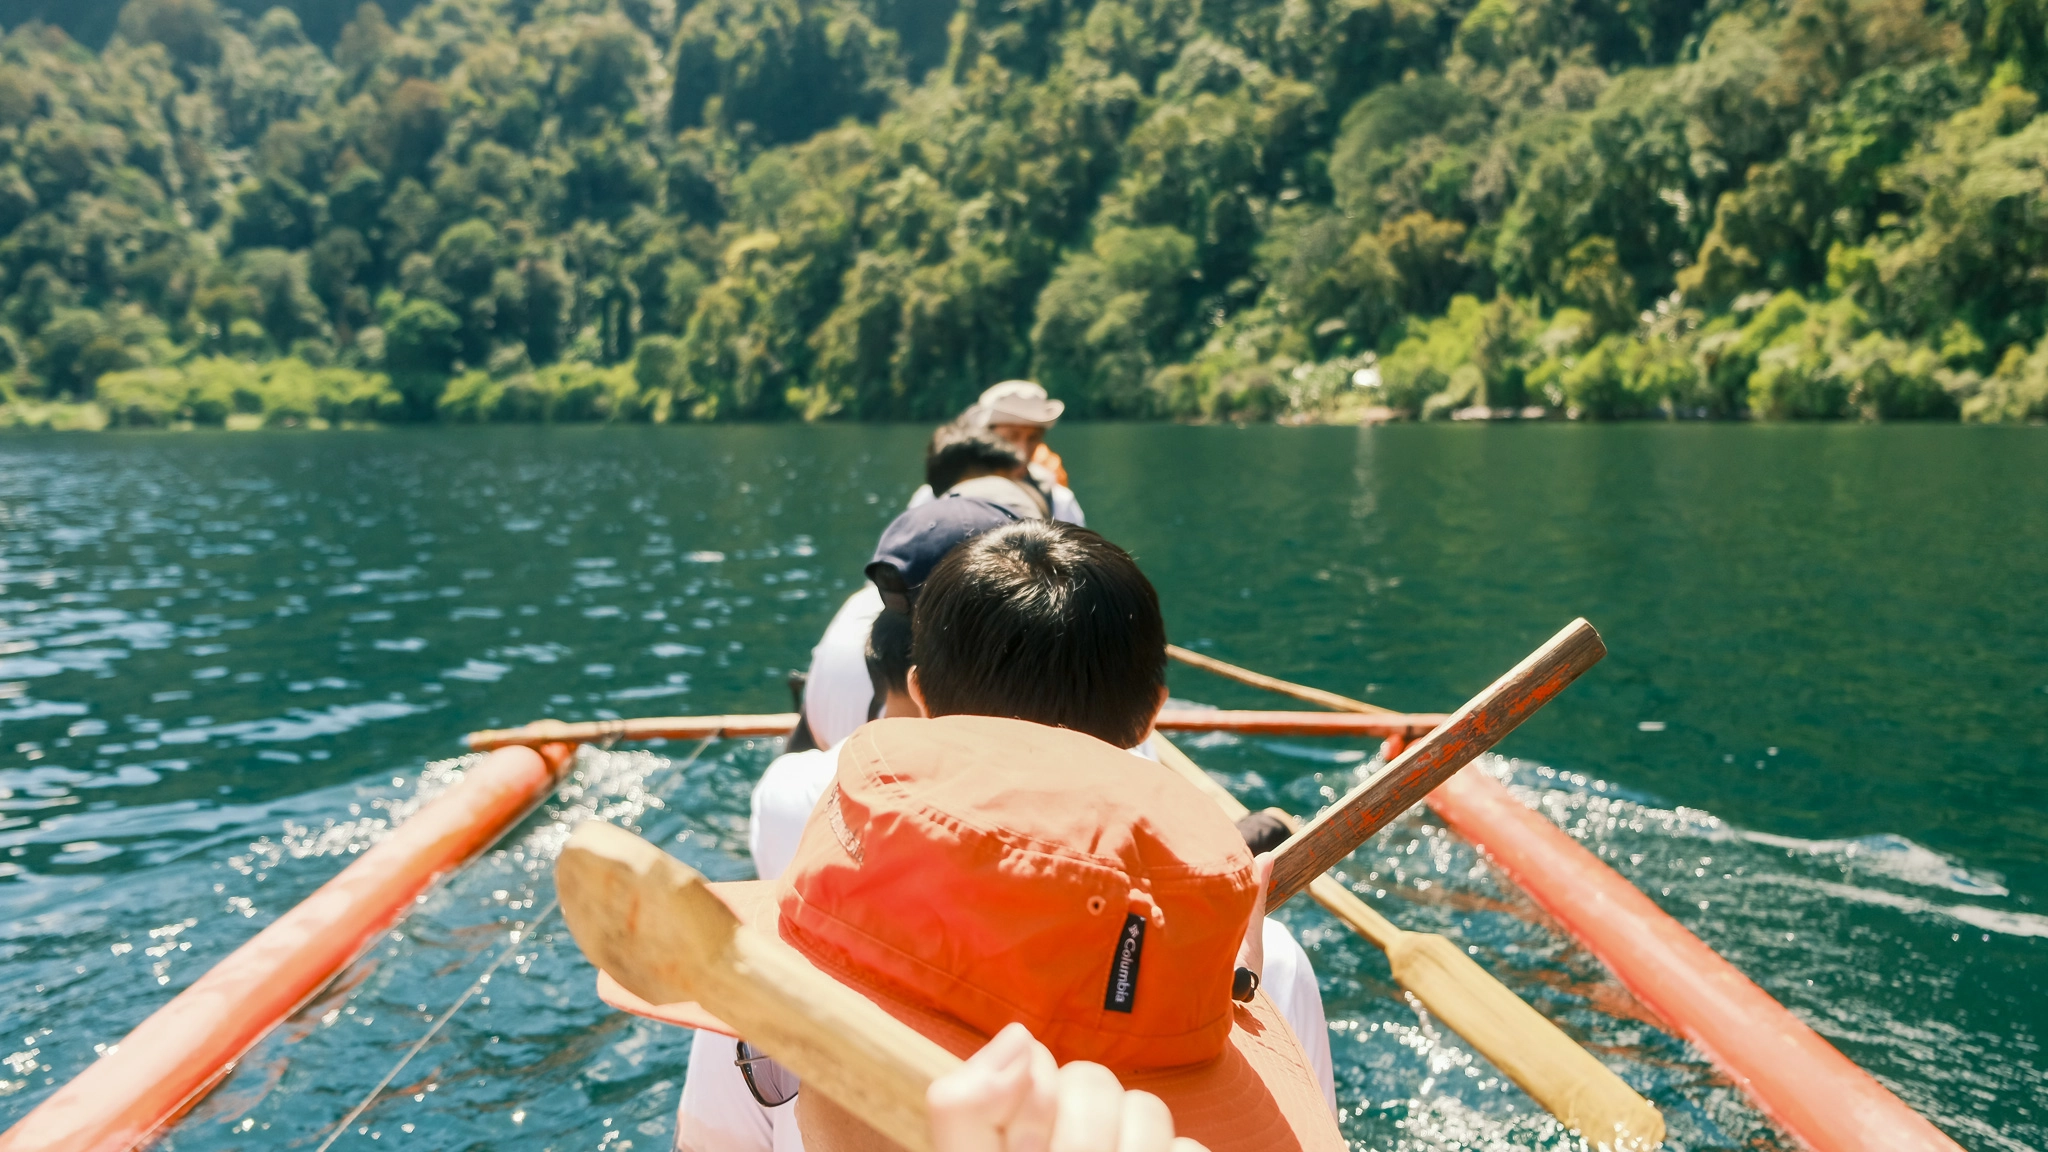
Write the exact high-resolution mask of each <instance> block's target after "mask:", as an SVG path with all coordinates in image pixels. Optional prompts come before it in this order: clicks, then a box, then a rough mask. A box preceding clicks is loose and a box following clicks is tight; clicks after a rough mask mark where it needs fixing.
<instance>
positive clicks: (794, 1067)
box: [555, 820, 960, 1152]
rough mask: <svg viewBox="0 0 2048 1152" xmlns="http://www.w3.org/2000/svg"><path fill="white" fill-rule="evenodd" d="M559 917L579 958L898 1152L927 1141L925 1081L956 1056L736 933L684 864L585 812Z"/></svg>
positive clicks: (567, 864)
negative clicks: (700, 1018)
mask: <svg viewBox="0 0 2048 1152" xmlns="http://www.w3.org/2000/svg"><path fill="white" fill-rule="evenodd" d="M555 888H556V891H557V892H559V893H560V895H561V900H562V918H563V919H564V920H566V921H568V924H569V931H570V933H571V934H572V935H574V936H575V937H576V943H577V944H578V945H579V946H581V947H582V949H583V954H584V955H585V956H588V957H590V962H591V963H593V964H595V965H597V966H598V967H599V968H602V969H604V970H605V971H606V972H609V973H611V974H612V977H613V979H615V980H617V981H618V982H619V984H620V985H621V986H623V987H624V988H625V989H626V990H627V991H628V992H631V993H633V994H634V995H636V996H639V997H640V998H641V999H643V1000H646V1001H647V1002H649V1003H651V1004H672V1003H675V1002H677V1001H682V1000H694V1001H696V1002H697V1003H699V1004H702V1005H703V1006H704V1007H705V1009H706V1010H707V1011H709V1012H711V1013H712V1014H713V1015H715V1016H717V1017H718V1018H719V1019H720V1020H723V1021H725V1022H726V1023H727V1024H730V1025H732V1026H733V1027H734V1028H735V1029H737V1030H739V1031H740V1032H741V1033H743V1034H744V1035H745V1036H746V1037H747V1039H748V1040H749V1041H750V1042H752V1043H754V1044H758V1045H760V1047H761V1048H762V1049H763V1050H765V1051H768V1052H773V1053H774V1054H775V1059H776V1062H777V1063H780V1064H782V1065H783V1066H784V1067H786V1068H788V1069H789V1070H790V1071H791V1072H794V1073H796V1075H797V1077H798V1078H799V1079H801V1080H802V1081H803V1085H804V1090H805V1091H813V1090H815V1091H817V1092H821V1093H823V1094H824V1095H826V1096H828V1097H830V1098H831V1099H832V1100H833V1101H834V1102H835V1103H837V1104H839V1105H840V1106H841V1107H843V1108H845V1109H846V1110H847V1111H849V1112H852V1113H853V1114H854V1115H856V1116H858V1117H860V1118H861V1119H862V1120H864V1121H866V1122H867V1124H868V1125H869V1126H870V1127H872V1128H874V1129H875V1130H876V1131H878V1132H880V1133H881V1134H882V1135H884V1136H887V1137H888V1138H889V1139H891V1140H894V1141H895V1142H896V1143H898V1144H900V1145H902V1146H903V1147H905V1148H907V1149H910V1150H911V1152H932V1149H933V1145H932V1131H931V1114H930V1111H929V1109H928V1108H927V1106H926V1104H925V1092H926V1090H927V1089H929V1088H930V1087H931V1083H932V1081H933V1080H935V1079H937V1078H938V1077H940V1076H943V1075H945V1074H946V1073H948V1072H951V1071H952V1070H953V1069H955V1068H958V1067H959V1066H960V1060H959V1058H958V1057H955V1056H954V1055H953V1054H952V1053H950V1052H948V1051H946V1050H945V1049H944V1048H941V1047H939V1046H938V1045H937V1044H935V1043H933V1042H932V1041H930V1040H928V1039H926V1038H925V1037H924V1036H922V1035H920V1034H919V1033H917V1032H916V1031H914V1030H913V1029H912V1028H911V1027H910V1026H909V1025H907V1024H904V1023H903V1022H901V1021H899V1020H897V1019H896V1018H895V1017H893V1016H891V1015H889V1014H888V1013H887V1012H884V1011H882V1010H881V1009H880V1008H878V1007H876V1006H875V1004H874V1003H873V1002H872V1001H870V1000H868V999H867V998H865V997H863V996H860V995H859V994H857V993H854V992H852V991H849V990H848V989H846V988H843V987H841V986H840V985H839V984H837V983H835V982H833V981H832V980H831V979H830V978H828V977H826V976H824V975H823V974H821V973H819V972H818V971H817V970H816V969H814V968H812V967H810V966H809V965H808V964H805V963H804V962H803V961H802V960H801V959H800V958H798V957H797V955H796V953H795V952H794V951H793V950H791V949H790V948H789V947H788V946H787V945H784V944H782V943H780V942H779V941H776V940H773V939H771V938H769V937H767V936H766V935H764V934H762V933H758V932H745V931H741V930H740V924H739V921H738V920H737V919H736V918H735V917H734V916H733V914H732V910H731V909H730V908H727V907H726V905H725V902H724V901H722V900H720V899H719V898H718V897H717V896H715V895H713V894H712V892H711V890H710V889H709V888H708V887H706V886H705V880H704V877H703V876H701V875H699V874H698V873H697V872H696V871H695V870H693V869H692V868H690V867H689V866H688V865H686V864H684V863H683V862H682V861H680V860H677V859H676V858H675V857H673V856H670V855H669V854H668V853H666V852H663V851H662V850H661V849H659V848H657V847H655V846H654V845H652V844H649V843H648V842H647V841H645V840H642V839H641V838H640V837H638V836H635V835H633V834H632V833H630V832H626V831H623V830H621V829H618V828H614V827H612V826H611V825H609V824H605V823H602V822H600V821H596V820H589V821H585V822H584V823H583V824H581V825H579V826H578V827H577V829H576V831H575V833H574V834H573V835H571V836H570V837H569V843H568V846H567V847H565V848H563V849H562V856H561V859H560V860H559V861H557V862H556V864H555Z"/></svg>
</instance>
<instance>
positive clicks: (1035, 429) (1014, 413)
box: [910, 380, 1088, 528]
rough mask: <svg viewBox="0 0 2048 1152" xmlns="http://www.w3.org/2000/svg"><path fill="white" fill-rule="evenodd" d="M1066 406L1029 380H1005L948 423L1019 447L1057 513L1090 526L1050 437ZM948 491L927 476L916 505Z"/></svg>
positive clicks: (1033, 480) (913, 498) (1062, 518)
mask: <svg viewBox="0 0 2048 1152" xmlns="http://www.w3.org/2000/svg"><path fill="white" fill-rule="evenodd" d="M1066 407H1067V406H1066V404H1064V403H1063V402H1061V401H1058V400H1054V399H1052V398H1051V397H1049V396H1047V395H1046V393H1045V389H1044V388H1042V387H1040V386H1039V385H1037V384H1034V383H1032V382H1031V381H1029V380H1005V381H1003V382H1002V383H1001V384H997V385H995V386H994V387H992V388H990V389H989V390H988V391H986V392H983V393H982V394H981V398H980V399H979V400H977V401H975V403H974V405H973V406H972V407H970V408H968V409H967V410H966V411H965V412H962V413H961V414H960V415H959V416H958V417H957V418H956V419H955V420H954V421H953V423H952V424H951V425H948V426H947V427H949V428H959V429H962V430H965V431H969V432H974V431H986V432H989V433H992V434H994V435H995V436H997V437H1000V438H1001V439H1003V440H1005V441H1007V442H1009V443H1010V444H1011V445H1013V446H1014V447H1016V449H1017V450H1018V452H1020V453H1021V454H1022V455H1023V456H1024V459H1025V460H1026V462H1027V464H1028V465H1029V472H1030V482H1031V484H1032V485H1033V486H1034V487H1036V488H1037V489H1038V490H1039V491H1040V492H1041V493H1042V494H1043V495H1044V496H1045V499H1046V505H1047V507H1048V508H1049V509H1050V511H1051V515H1052V518H1053V519H1054V520H1059V521H1063V522H1065V523H1068V524H1073V525H1076V526H1079V527H1084V528H1085V527H1087V524H1088V517H1087V515H1086V514H1085V513H1084V512H1082V510H1081V502H1080V501H1079V500H1078V499H1076V498H1075V497H1074V492H1073V489H1071V488H1068V487H1067V469H1066V464H1065V463H1064V462H1063V461H1062V460H1061V459H1060V457H1059V453H1057V452H1054V451H1053V450H1052V448H1051V447H1050V446H1049V445H1047V444H1046V442H1045V435H1046V433H1047V432H1048V431H1050V430H1051V429H1052V427H1053V425H1055V424H1057V423H1059V419H1060V416H1061V415H1062V414H1063V413H1064V412H1065V411H1066ZM934 443H936V439H935V441H934ZM944 491H945V489H943V488H934V487H932V485H931V484H930V483H929V482H927V483H926V484H925V486H924V487H922V488H919V489H918V490H917V491H916V492H914V493H912V494H911V497H910V507H912V508H915V507H917V506H918V505H920V504H923V503H924V502H925V501H927V500H930V499H932V498H933V497H934V495H936V494H937V493H941V492H944Z"/></svg>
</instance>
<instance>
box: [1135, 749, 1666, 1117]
mask: <svg viewBox="0 0 2048 1152" xmlns="http://www.w3.org/2000/svg"><path fill="white" fill-rule="evenodd" d="M1152 747H1153V749H1154V750H1156V751H1157V752H1158V754H1159V762H1160V763H1161V764H1164V765H1166V766H1167V767H1168V768H1171V769H1173V770H1174V771H1175V772H1178V773H1179V774H1180V775H1181V776H1182V777H1183V778H1185V779H1186V780H1187V781H1188V782H1189V783H1191V784H1193V785H1195V786H1196V787H1198V788H1200V789H1201V790H1202V791H1204V792H1207V793H1208V794H1209V795H1211V796H1213V797H1215V799H1216V803H1217V804H1218V805H1220V806H1221V807H1222V808H1223V810H1224V811H1225V812H1226V813H1228V814H1229V815H1230V818H1231V819H1232V820H1241V819H1243V818H1244V817H1245V816H1246V815H1248V814H1249V811H1250V810H1249V809H1247V808H1246V807H1245V806H1244V805H1243V804H1242V803H1240V802H1239V801H1238V799H1237V797H1235V796H1233V795H1231V794H1230V790H1229V789H1227V788H1225V787H1224V786H1223V785H1221V784H1219V783H1217V782H1216V780H1215V778H1214V777H1212V776H1210V775H1209V774H1208V773H1207V772H1204V771H1202V769H1201V767H1200V766H1198V765H1197V764H1196V763H1195V762H1194V761H1193V760H1190V759H1188V756H1187V754H1186V753H1185V752H1182V751H1181V750H1180V749H1179V748H1176V747H1174V745H1173V743H1172V742H1171V741H1169V740H1167V739H1166V737H1164V736H1155V737H1154V739H1153V741H1152ZM1266 811H1268V812H1270V813H1272V814H1273V815H1275V816H1277V817H1279V818H1280V819H1281V820H1282V821H1284V822H1286V824H1287V826H1288V827H1289V828H1295V827H1298V826H1299V822H1298V821H1296V820H1295V818H1294V817H1293V816H1291V815H1288V814H1287V813H1285V812H1282V811H1280V810H1279V809H1277V808H1268V809H1266ZM1308 893H1309V895H1310V896H1312V897H1314V899H1315V902H1316V903H1318V904H1321V905H1322V906H1323V908H1324V909H1325V910H1327V911H1328V912H1329V913H1330V915H1332V916H1335V917H1336V918H1337V919H1339V920H1341V921H1343V922H1344V923H1345V924H1346V925H1347V926H1348V927H1350V928H1351V930H1352V931H1354V932H1356V933H1358V934H1359V935H1360V936H1363V937H1365V938H1366V940H1367V941H1369V942H1370V943H1371V944H1372V945H1373V946H1374V947H1376V948H1378V949H1379V950H1380V951H1382V952H1385V953H1386V954H1387V964H1388V966H1389V967H1390V968H1392V969H1393V974H1394V980H1395V982H1396V983H1398V984H1400V985H1401V987H1403V988H1406V989H1407V990H1408V991H1410V992H1412V993H1414V995H1415V998H1416V999H1417V1000H1420V1001H1421V1002H1422V1006H1423V1007H1424V1008H1427V1009H1428V1010H1429V1011H1430V1013H1431V1014H1433V1015H1434V1016H1435V1017H1436V1018H1437V1019H1439V1020H1441V1021H1443V1023H1444V1025H1445V1026H1446V1027H1448V1028H1450V1030H1451V1031H1453V1032H1456V1033H1457V1034H1458V1035H1459V1036H1461V1037H1463V1038H1464V1040H1465V1042H1466V1043H1467V1044H1470V1045H1471V1046H1472V1048H1473V1050H1474V1051H1476V1052H1478V1053H1479V1054H1480V1055H1481V1056H1484V1057H1486V1059H1487V1060H1489V1061H1491V1062H1492V1063H1493V1066H1494V1067H1496V1068H1498V1069H1500V1070H1501V1071H1502V1072H1503V1073H1505V1074H1506V1075H1507V1077H1508V1079H1510V1080H1513V1081H1514V1082H1515V1083H1516V1084H1519V1085H1521V1088H1522V1091H1524V1092H1527V1093H1528V1094H1529V1098H1530V1099H1532V1100H1534V1101H1536V1103H1537V1104H1539V1105H1541V1106H1542V1107H1543V1109H1544V1110H1545V1111H1547V1112H1549V1113H1550V1114H1551V1115H1552V1116H1555V1117H1557V1118H1558V1120H1559V1121H1561V1122H1562V1123H1563V1124H1564V1125H1565V1126H1566V1127H1569V1128H1576V1129H1578V1131H1579V1132H1580V1133H1581V1134H1582V1135H1584V1136H1585V1137H1586V1138H1587V1139H1588V1140H1589V1141H1591V1142H1592V1143H1593V1144H1594V1145H1595V1146H1596V1147H1597V1146H1600V1145H1603V1144H1604V1145H1612V1146H1614V1147H1617V1148H1629V1147H1641V1148H1650V1147H1654V1146H1655V1145H1657V1144H1659V1143H1661V1142H1662V1141H1663V1139H1664V1117H1663V1116H1662V1115H1661V1114H1659V1113H1658V1111H1657V1109H1656V1108H1655V1107H1654V1106H1653V1105H1651V1103H1650V1102H1649V1101H1648V1100H1645V1099H1643V1098H1642V1097H1641V1096H1639V1095H1637V1094H1636V1092H1635V1091H1634V1090H1633V1089H1631V1088H1630V1087H1629V1086H1628V1085H1627V1084H1626V1083H1624V1082H1623V1081H1622V1079H1621V1077H1619V1076H1616V1075H1615V1074H1614V1073H1613V1072H1612V1071H1611V1070H1610V1069H1609V1068H1608V1067H1607V1066H1606V1065H1605V1064H1602V1063H1600V1061H1598V1060H1596V1059H1594V1057H1593V1054H1592V1053H1590V1052H1587V1051H1586V1050H1585V1049H1584V1048H1582V1047H1580V1046H1579V1045H1578V1043H1577V1042H1576V1041H1574V1040H1573V1039H1572V1038H1571V1037H1569V1036H1567V1035H1565V1034H1564V1033H1563V1032H1562V1031H1560V1030H1559V1029H1558V1027H1557V1025H1555V1024H1552V1023H1551V1022H1550V1021H1549V1020H1547V1019H1545V1018H1544V1016H1543V1014H1542V1013H1540V1012H1538V1011H1536V1010H1535V1009H1534V1008H1531V1007H1530V1006H1529V1005H1528V1004H1527V1003H1526V1002H1524V1001H1523V1000H1522V998H1521V997H1520V996H1517V995H1515V994H1514V993H1513V992H1512V991H1510V990H1509V989H1508V988H1507V986H1506V985H1504V984H1502V983H1501V982H1500V981H1498V980H1496V979H1494V978H1493V977H1492V976H1491V975H1489V974H1488V973H1487V971H1486V969H1484V968H1481V967H1480V966H1479V964H1478V962H1476V961H1474V960H1473V959H1472V958H1471V957H1470V956H1468V955H1466V954H1465V951H1464V950H1463V949H1461V948H1459V947H1458V946H1457V945H1456V944H1453V943H1451V941H1450V940H1449V939H1447V938H1446V937H1443V936H1439V935H1437V934H1436V933H1434V932H1406V931H1403V930H1402V929H1400V928H1399V927H1396V926H1395V925H1394V924H1393V923H1392V922H1391V921H1389V920H1388V919H1387V918H1386V917H1384V916H1381V915H1380V914H1379V913H1377V912H1375V911H1373V910H1372V908H1371V907H1370V906H1369V905H1367V904H1366V902H1365V901H1364V900H1361V899H1359V898H1358V896H1356V895H1355V894H1353V893H1352V891H1351V889H1349V888H1347V887H1345V886H1344V884H1343V883H1342V882H1341V881H1339V880H1338V879H1337V878H1336V877H1335V876H1332V875H1330V874H1329V873H1324V874H1323V875H1321V876H1318V877H1316V878H1315V879H1314V880H1313V881H1310V883H1309V886H1308Z"/></svg>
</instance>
